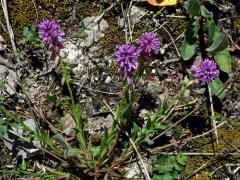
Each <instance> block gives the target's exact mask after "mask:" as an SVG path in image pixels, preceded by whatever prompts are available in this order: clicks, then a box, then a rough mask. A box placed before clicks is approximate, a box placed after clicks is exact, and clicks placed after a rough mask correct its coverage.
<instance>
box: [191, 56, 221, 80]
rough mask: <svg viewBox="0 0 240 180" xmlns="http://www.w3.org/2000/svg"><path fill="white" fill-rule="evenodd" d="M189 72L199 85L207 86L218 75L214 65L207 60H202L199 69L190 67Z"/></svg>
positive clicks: (193, 66)
mask: <svg viewBox="0 0 240 180" xmlns="http://www.w3.org/2000/svg"><path fill="white" fill-rule="evenodd" d="M191 70H192V73H193V76H194V77H196V78H197V79H198V81H199V82H200V83H201V82H203V83H207V84H208V83H210V82H211V81H212V80H214V79H215V78H216V77H217V76H218V74H219V70H218V69H217V65H216V63H215V62H214V61H212V60H209V59H204V61H202V62H201V64H200V66H199V67H196V66H195V65H192V68H191Z"/></svg>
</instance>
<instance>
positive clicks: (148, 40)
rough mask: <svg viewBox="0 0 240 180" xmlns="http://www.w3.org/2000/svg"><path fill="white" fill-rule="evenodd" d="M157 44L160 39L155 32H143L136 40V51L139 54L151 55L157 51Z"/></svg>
mask: <svg viewBox="0 0 240 180" xmlns="http://www.w3.org/2000/svg"><path fill="white" fill-rule="evenodd" d="M159 45H160V41H159V39H158V38H157V37H156V34H155V33H153V32H145V33H143V34H142V36H141V37H140V39H139V41H138V53H139V55H147V56H151V55H152V54H153V53H156V52H157V50H158V47H159Z"/></svg>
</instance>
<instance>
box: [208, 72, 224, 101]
mask: <svg viewBox="0 0 240 180" xmlns="http://www.w3.org/2000/svg"><path fill="white" fill-rule="evenodd" d="M209 87H210V90H211V92H212V94H214V95H216V96H218V97H219V98H220V99H223V98H224V97H225V95H226V91H225V90H224V87H223V83H222V81H221V80H220V79H219V77H217V78H215V79H214V80H213V81H212V82H211V83H210V84H209Z"/></svg>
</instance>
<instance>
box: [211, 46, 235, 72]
mask: <svg viewBox="0 0 240 180" xmlns="http://www.w3.org/2000/svg"><path fill="white" fill-rule="evenodd" d="M214 59H215V61H216V63H217V64H218V66H219V68H220V69H221V70H222V71H223V72H225V73H230V72H231V66H232V65H231V63H232V59H231V56H230V54H229V52H228V50H227V49H224V50H222V51H220V52H217V53H215V54H214Z"/></svg>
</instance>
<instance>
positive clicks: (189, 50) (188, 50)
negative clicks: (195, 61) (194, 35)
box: [180, 40, 197, 61]
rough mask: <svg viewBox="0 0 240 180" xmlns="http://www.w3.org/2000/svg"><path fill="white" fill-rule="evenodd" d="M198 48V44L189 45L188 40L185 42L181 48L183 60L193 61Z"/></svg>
mask: <svg viewBox="0 0 240 180" xmlns="http://www.w3.org/2000/svg"><path fill="white" fill-rule="evenodd" d="M196 48H197V43H193V44H189V43H188V42H187V41H186V40H184V41H183V43H182V46H181V47H180V52H181V55H182V57H183V59H184V60H185V61H186V60H189V59H191V58H192V57H193V56H194V54H195V50H196Z"/></svg>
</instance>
